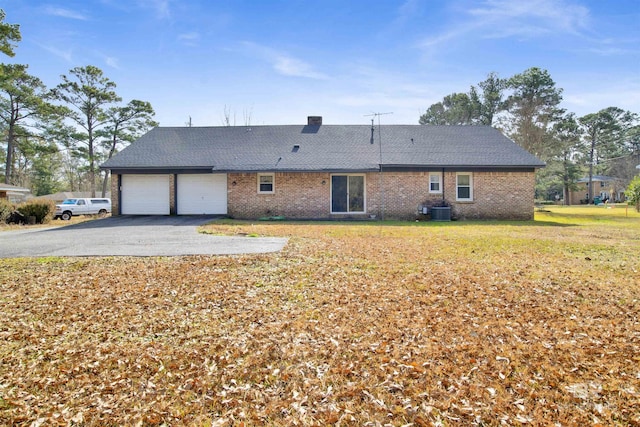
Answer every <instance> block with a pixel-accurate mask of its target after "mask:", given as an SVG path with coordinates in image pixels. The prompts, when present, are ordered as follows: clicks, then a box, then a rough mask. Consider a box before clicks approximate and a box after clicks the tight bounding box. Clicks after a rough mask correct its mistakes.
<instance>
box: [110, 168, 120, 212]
mask: <svg viewBox="0 0 640 427" xmlns="http://www.w3.org/2000/svg"><path fill="white" fill-rule="evenodd" d="M111 179H113V174H111ZM118 215H122V174H120V173H119V174H118Z"/></svg>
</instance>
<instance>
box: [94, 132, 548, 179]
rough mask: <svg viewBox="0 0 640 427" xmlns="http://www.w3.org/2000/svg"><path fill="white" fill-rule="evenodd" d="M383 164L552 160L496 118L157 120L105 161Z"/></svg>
mask: <svg viewBox="0 0 640 427" xmlns="http://www.w3.org/2000/svg"><path fill="white" fill-rule="evenodd" d="M380 141H382V143H381V144H380ZM381 165H382V167H383V168H411V167H420V168H442V167H449V168H529V169H530V168H539V167H544V165H545V164H544V163H543V162H542V161H540V160H539V159H537V158H536V157H535V156H533V155H531V154H530V153H528V152H527V151H526V150H524V149H522V148H521V147H520V146H518V145H517V144H515V143H514V142H513V141H511V140H510V139H509V138H507V137H505V136H504V135H503V134H502V133H501V132H500V131H498V130H497V129H494V128H492V127H490V126H423V125H388V126H382V127H380V128H379V127H377V126H376V127H374V128H372V127H371V126H369V125H285V126H243V127H157V128H154V129H152V130H151V131H150V132H148V133H147V134H145V135H143V136H142V137H141V138H140V139H138V140H137V141H136V142H134V143H133V144H131V145H130V146H128V147H127V148H125V149H124V150H123V151H121V152H120V153H118V154H117V155H116V156H114V157H113V158H111V159H109V160H108V161H107V162H105V163H104V164H103V165H102V166H101V168H103V169H112V170H122V171H126V170H146V171H153V170H171V169H175V170H203V171H204V170H207V171H220V172H233V171H245V172H251V171H273V172H275V171H301V172H304V171H376V170H379V168H380V166H381Z"/></svg>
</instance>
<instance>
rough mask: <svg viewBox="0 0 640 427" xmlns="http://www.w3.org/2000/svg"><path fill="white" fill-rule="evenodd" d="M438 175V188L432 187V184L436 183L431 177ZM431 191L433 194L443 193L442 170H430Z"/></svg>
mask: <svg viewBox="0 0 640 427" xmlns="http://www.w3.org/2000/svg"><path fill="white" fill-rule="evenodd" d="M434 176H436V177H438V190H434V189H433V188H431V184H435V183H434V182H433V181H431V177H434ZM429 193H431V194H442V173H440V172H429Z"/></svg>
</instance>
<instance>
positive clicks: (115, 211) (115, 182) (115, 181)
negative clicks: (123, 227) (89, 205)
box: [111, 174, 121, 216]
mask: <svg viewBox="0 0 640 427" xmlns="http://www.w3.org/2000/svg"><path fill="white" fill-rule="evenodd" d="M120 177H121V175H113V174H112V175H111V215H112V216H118V215H120V191H118V187H119V185H120Z"/></svg>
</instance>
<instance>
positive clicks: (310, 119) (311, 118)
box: [307, 116, 322, 126]
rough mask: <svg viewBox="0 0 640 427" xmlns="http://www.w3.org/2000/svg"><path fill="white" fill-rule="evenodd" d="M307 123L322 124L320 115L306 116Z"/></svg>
mask: <svg viewBox="0 0 640 427" xmlns="http://www.w3.org/2000/svg"><path fill="white" fill-rule="evenodd" d="M307 125H309V126H320V125H322V116H307Z"/></svg>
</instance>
